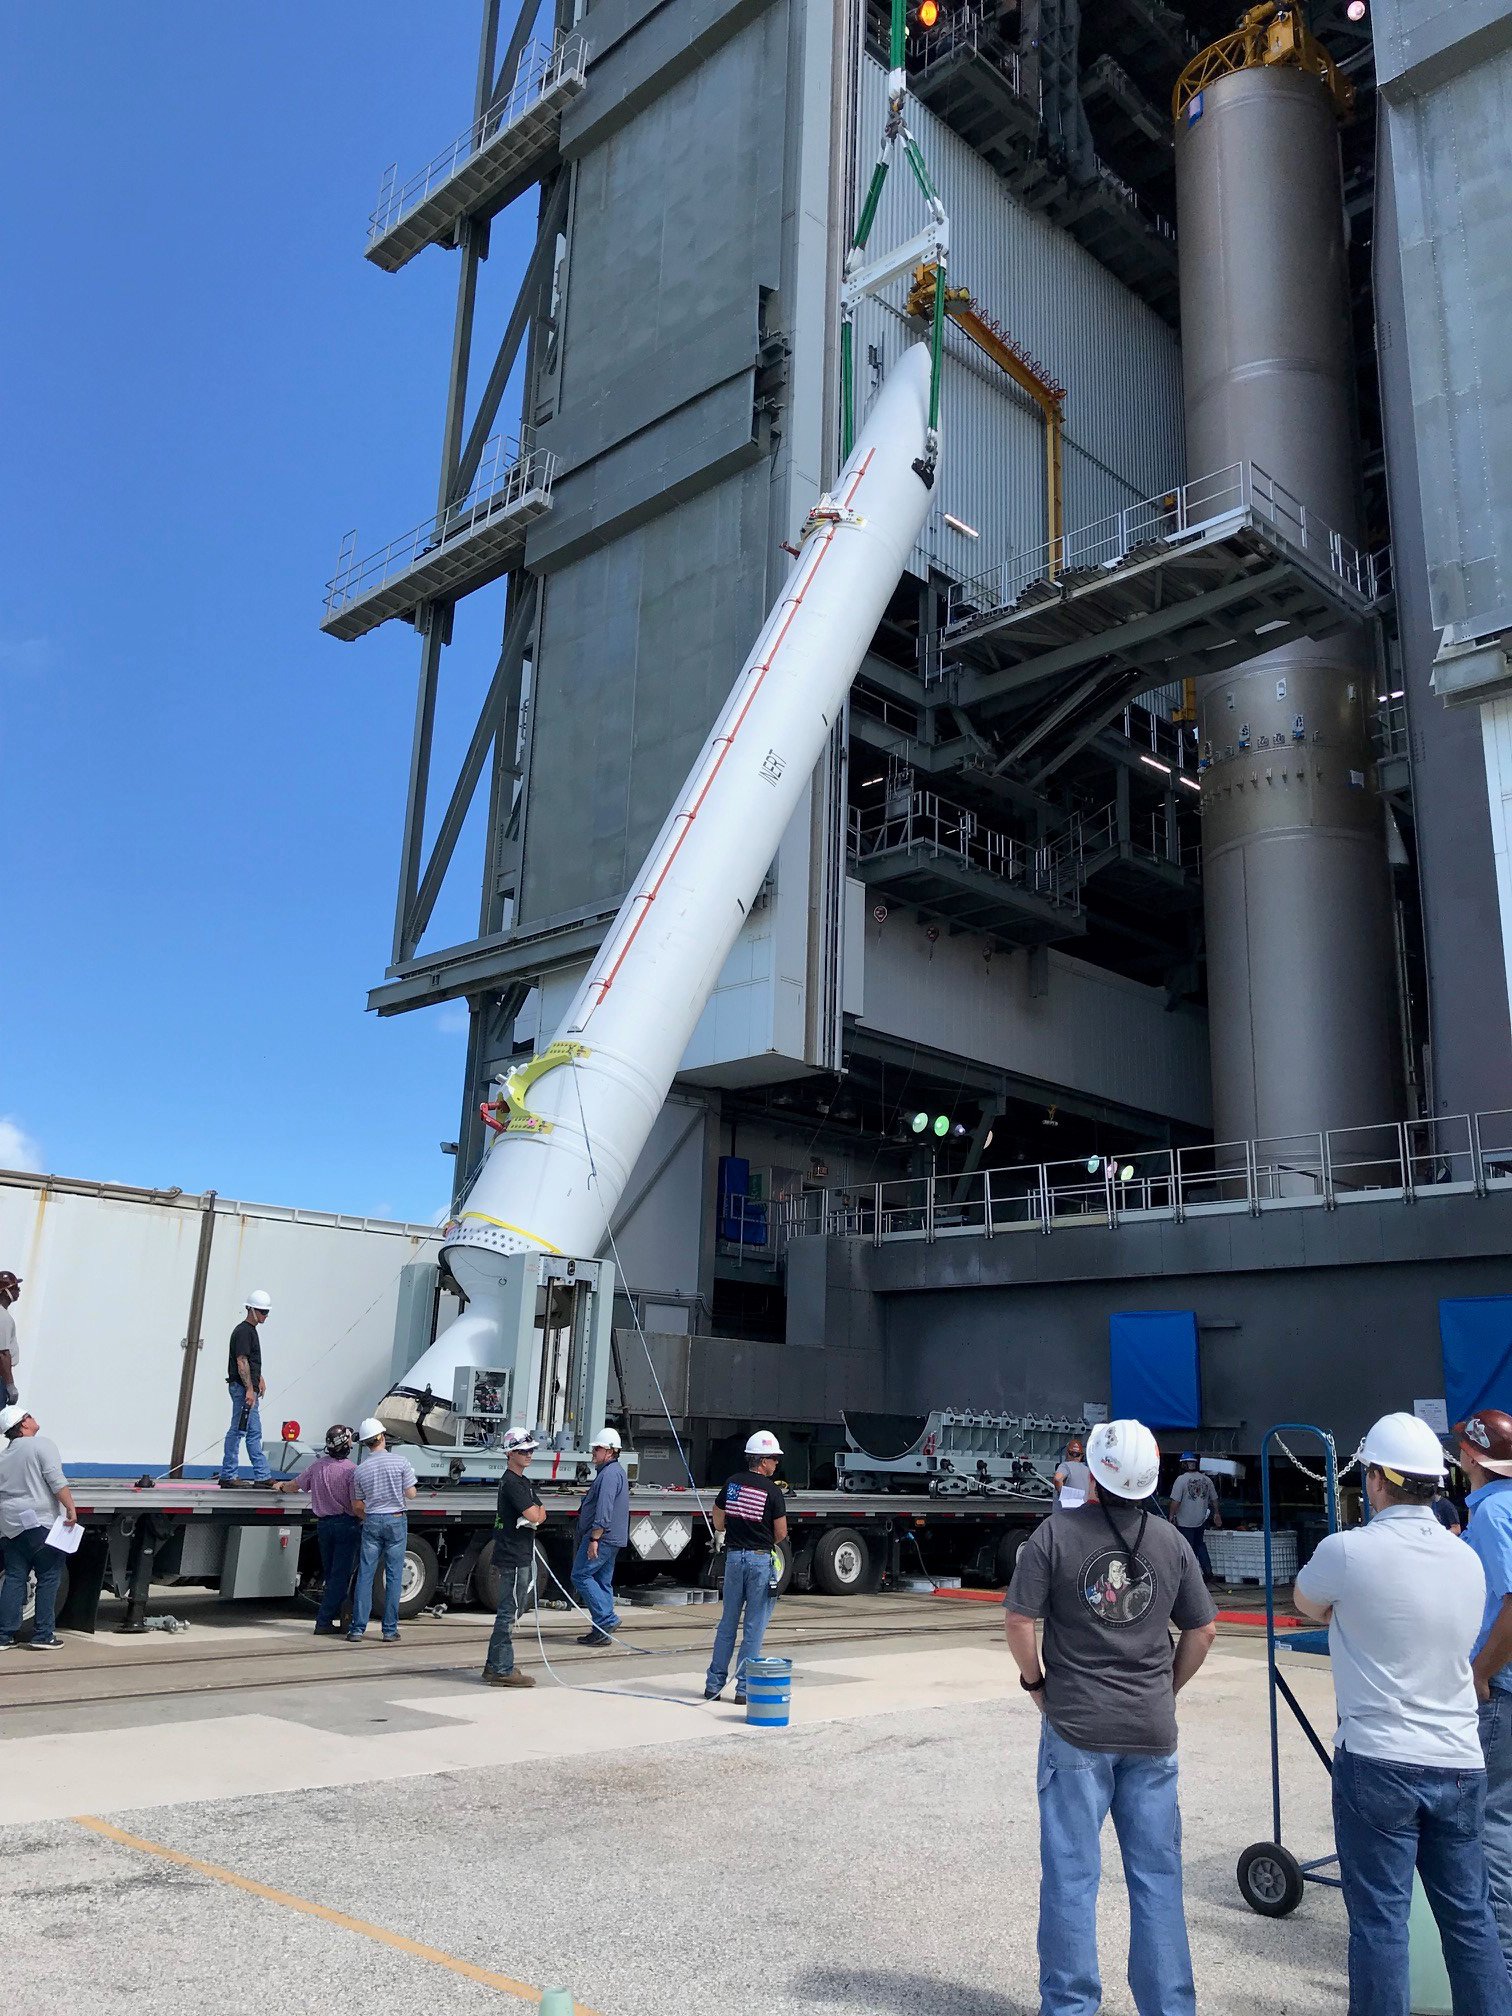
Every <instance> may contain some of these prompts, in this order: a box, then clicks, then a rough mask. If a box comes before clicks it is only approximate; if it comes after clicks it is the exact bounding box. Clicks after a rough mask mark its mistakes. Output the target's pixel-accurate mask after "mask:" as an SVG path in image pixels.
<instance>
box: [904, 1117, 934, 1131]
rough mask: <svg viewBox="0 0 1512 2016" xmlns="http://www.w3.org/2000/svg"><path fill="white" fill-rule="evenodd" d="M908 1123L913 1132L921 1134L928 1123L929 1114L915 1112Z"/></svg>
mask: <svg viewBox="0 0 1512 2016" xmlns="http://www.w3.org/2000/svg"><path fill="white" fill-rule="evenodd" d="M908 1124H909V1126H910V1127H912V1129H913V1131H914V1132H915V1134H922V1133H923V1132H924V1129H925V1128H926V1127H927V1126H928V1125H929V1115H928V1114H927V1113H915V1114H914V1116H913V1118H912V1119H911V1120H910V1121H909V1123H908Z"/></svg>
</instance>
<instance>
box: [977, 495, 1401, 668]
mask: <svg viewBox="0 0 1512 2016" xmlns="http://www.w3.org/2000/svg"><path fill="white" fill-rule="evenodd" d="M1386 586H1387V569H1386V564H1385V559H1384V556H1377V555H1373V554H1366V553H1362V552H1361V551H1360V549H1359V548H1358V547H1357V546H1355V545H1354V544H1353V543H1352V542H1351V541H1349V540H1348V539H1345V538H1344V537H1343V536H1342V535H1341V534H1340V533H1338V532H1335V531H1334V530H1333V528H1332V527H1331V526H1329V525H1327V524H1325V523H1324V522H1323V521H1322V520H1321V519H1320V518H1318V517H1317V516H1316V514H1314V513H1311V512H1309V511H1308V509H1307V507H1306V506H1305V505H1304V504H1302V503H1300V502H1299V501H1298V500H1297V499H1296V498H1294V497H1292V496H1291V495H1290V493H1289V492H1287V491H1286V490H1284V489H1283V488H1282V487H1281V486H1280V485H1279V484H1277V483H1275V482H1273V481H1272V480H1271V478H1270V477H1268V476H1267V475H1266V473H1265V471H1264V470H1262V469H1259V468H1257V467H1256V466H1255V465H1254V464H1252V463H1248V462H1241V463H1235V464H1233V465H1232V466H1231V467H1229V468H1227V469H1223V470H1220V471H1218V473H1217V474H1216V475H1213V476H1207V477H1202V478H1199V479H1196V480H1194V481H1193V482H1191V483H1187V484H1183V485H1182V486H1181V487H1180V488H1179V489H1177V490H1173V491H1169V492H1167V493H1166V494H1165V495H1163V496H1161V497H1156V498H1148V499H1146V500H1144V501H1143V502H1142V503H1139V504H1134V505H1130V506H1128V507H1127V508H1126V509H1125V510H1123V511H1120V512H1118V513H1116V514H1115V515H1114V516H1113V517H1111V518H1107V519H1102V520H1099V521H1098V522H1097V523H1096V524H1094V525H1090V526H1087V527H1085V528H1083V529H1082V530H1081V531H1079V532H1073V533H1070V534H1068V535H1067V537H1066V539H1065V540H1064V542H1063V550H1062V551H1061V552H1060V553H1058V554H1052V553H1051V552H1050V550H1049V549H1048V548H1042V549H1040V550H1039V551H1038V552H1037V553H1034V554H1032V555H1030V556H1029V557H1028V558H1027V559H1026V560H1024V561H1015V562H1012V563H1009V564H1007V565H1004V566H1000V567H996V568H993V569H991V570H989V571H988V572H987V573H985V574H981V575H978V576H976V577H975V578H974V579H973V580H970V581H962V582H958V583H956V584H955V586H953V587H952V589H951V591H950V598H949V605H948V611H947V618H946V631H945V638H946V645H947V649H948V650H949V653H950V656H951V658H952V660H953V661H954V663H953V664H952V665H951V666H950V668H949V669H946V670H944V671H942V673H941V674H940V675H938V676H939V677H940V678H941V679H944V680H945V681H948V682H950V683H951V684H952V696H951V697H952V699H953V701H954V702H955V703H956V704H959V705H962V706H973V705H980V704H987V705H993V704H995V703H997V702H999V701H1007V700H1008V699H1009V697H1010V696H1016V697H1018V698H1022V697H1023V696H1024V695H1025V694H1026V693H1027V690H1028V689H1029V688H1030V687H1032V686H1035V685H1037V684H1039V683H1041V682H1042V681H1044V680H1047V679H1053V678H1059V677H1060V676H1061V675H1063V674H1065V673H1068V672H1071V671H1074V670H1076V669H1078V668H1080V667H1085V666H1092V665H1097V664H1101V665H1103V666H1106V667H1107V668H1108V669H1110V670H1114V669H1117V668H1118V667H1119V666H1120V665H1122V666H1124V667H1126V668H1127V671H1128V673H1129V676H1130V678H1131V679H1132V680H1134V681H1135V682H1142V683H1143V685H1145V686H1153V685H1159V684H1162V683H1165V682H1167V681H1170V680H1176V679H1184V678H1195V677H1197V676H1198V675H1199V674H1202V673H1208V672H1217V671H1223V670H1225V669H1227V668H1228V667H1229V666H1231V665H1235V664H1241V663H1243V662H1244V661H1245V660H1246V659H1249V658H1253V657H1257V656H1258V655H1259V654H1260V653H1262V652H1265V651H1271V650H1274V649H1275V648H1276V647H1277V646H1278V645H1281V644H1284V643H1288V642H1290V641H1291V639H1292V638H1294V637H1296V636H1308V637H1319V636H1326V635H1327V634H1328V633H1329V632H1331V631H1333V630H1336V629H1338V628H1340V627H1341V626H1342V625H1343V624H1345V623H1347V622H1349V621H1351V620H1356V619H1359V618H1361V617H1364V616H1367V615H1369V613H1370V612H1371V610H1372V609H1373V608H1374V607H1375V605H1376V603H1377V602H1378V601H1379V599H1380V598H1381V596H1382V595H1383V594H1384V593H1385V592H1386Z"/></svg>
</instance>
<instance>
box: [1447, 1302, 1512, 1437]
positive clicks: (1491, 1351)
mask: <svg viewBox="0 0 1512 2016" xmlns="http://www.w3.org/2000/svg"><path fill="white" fill-rule="evenodd" d="M1439 1338H1440V1340H1441V1342H1442V1343H1443V1347H1444V1404H1445V1406H1446V1407H1447V1408H1448V1410H1449V1426H1450V1427H1451V1428H1452V1427H1453V1426H1454V1424H1455V1422H1456V1421H1463V1420H1464V1418H1465V1416H1466V1415H1467V1414H1473V1413H1474V1412H1475V1410H1476V1408H1477V1407H1501V1408H1503V1409H1506V1410H1508V1411H1512V1295H1465V1296H1452V1297H1447V1298H1446V1299H1445V1300H1444V1301H1442V1302H1440V1303H1439Z"/></svg>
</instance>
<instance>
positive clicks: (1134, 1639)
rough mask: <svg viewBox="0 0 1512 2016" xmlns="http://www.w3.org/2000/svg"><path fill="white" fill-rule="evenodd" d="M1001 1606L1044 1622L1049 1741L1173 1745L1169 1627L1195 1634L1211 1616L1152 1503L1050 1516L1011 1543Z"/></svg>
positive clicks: (1184, 1554)
mask: <svg viewBox="0 0 1512 2016" xmlns="http://www.w3.org/2000/svg"><path fill="white" fill-rule="evenodd" d="M1146 1507H1148V1511H1149V1517H1148V1518H1146V1519H1145V1520H1144V1522H1143V1523H1144V1531H1143V1533H1141V1531H1140V1522H1141V1514H1142V1513H1143V1512H1144V1511H1145V1510H1146ZM1131 1555H1132V1556H1133V1568H1132V1571H1131V1569H1130V1565H1129V1563H1130V1556H1131ZM1007 1606H1008V1608H1009V1609H1010V1610H1015V1611H1017V1612H1018V1613H1019V1615H1020V1616H1023V1617H1043V1618H1044V1620H1045V1644H1044V1664H1045V1679H1046V1687H1045V1697H1044V1698H1045V1713H1046V1714H1047V1715H1048V1716H1049V1718H1050V1723H1051V1726H1052V1727H1053V1729H1054V1730H1055V1732H1056V1734H1057V1735H1058V1736H1063V1737H1064V1738H1065V1739H1066V1741H1067V1742H1068V1743H1075V1744H1076V1745H1077V1746H1078V1747H1079V1748H1080V1749H1083V1750H1109V1751H1114V1752H1124V1753H1127V1754H1129V1755H1133V1756H1142V1757H1163V1756H1167V1755H1168V1754H1169V1753H1170V1752H1171V1751H1172V1750H1174V1749H1175V1748H1176V1696H1175V1693H1174V1692H1173V1690H1172V1687H1171V1656H1172V1649H1173V1647H1172V1639H1171V1631H1170V1627H1171V1626H1172V1625H1173V1624H1174V1625H1175V1627H1176V1629H1177V1630H1178V1631H1192V1630H1195V1629H1197V1628H1198V1627H1199V1626H1200V1625H1203V1624H1210V1623H1211V1622H1212V1620H1213V1618H1214V1617H1215V1616H1216V1615H1217V1611H1216V1610H1215V1609H1214V1607H1213V1599H1212V1597H1211V1596H1209V1594H1208V1592H1207V1590H1206V1588H1205V1587H1204V1585H1203V1580H1202V1571H1201V1569H1200V1568H1199V1567H1198V1566H1197V1557H1196V1555H1195V1554H1194V1553H1193V1552H1192V1550H1191V1548H1190V1547H1189V1546H1188V1545H1187V1543H1186V1542H1185V1540H1183V1539H1182V1538H1181V1535H1180V1534H1179V1533H1178V1532H1177V1531H1176V1529H1175V1527H1174V1526H1172V1525H1171V1523H1170V1521H1169V1520H1168V1519H1167V1518H1165V1516H1164V1515H1163V1513H1162V1512H1161V1511H1160V1509H1159V1507H1158V1506H1156V1505H1155V1503H1154V1501H1153V1500H1146V1501H1145V1504H1144V1505H1131V1504H1128V1503H1126V1502H1124V1501H1122V1500H1118V1499H1115V1500H1113V1502H1112V1503H1111V1505H1110V1504H1108V1503H1107V1501H1105V1500H1099V1501H1098V1502H1097V1503H1096V1504H1092V1505H1081V1506H1078V1507H1077V1508H1076V1509H1075V1510H1074V1511H1070V1512H1052V1513H1051V1515H1050V1517H1049V1518H1048V1519H1045V1520H1043V1521H1042V1522H1041V1523H1040V1525H1039V1526H1037V1527H1036V1528H1035V1530H1034V1532H1033V1533H1032V1534H1031V1535H1030V1537H1029V1538H1028V1540H1026V1541H1025V1543H1024V1545H1023V1547H1022V1548H1021V1549H1020V1550H1019V1557H1018V1565H1017V1567H1015V1569H1014V1571H1013V1581H1012V1582H1011V1583H1010V1584H1009V1588H1008V1596H1007Z"/></svg>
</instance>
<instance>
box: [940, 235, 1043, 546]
mask: <svg viewBox="0 0 1512 2016" xmlns="http://www.w3.org/2000/svg"><path fill="white" fill-rule="evenodd" d="M934 292H935V268H934V267H933V266H920V267H918V268H916V270H915V272H914V276H913V286H912V288H911V289H910V291H909V296H908V301H907V304H906V307H907V312H908V314H910V315H913V316H919V317H921V318H924V319H928V318H929V317H931V316H932V315H933V314H934ZM945 315H946V319H947V320H948V321H951V322H953V323H954V324H955V325H956V327H957V328H958V329H959V330H960V332H961V334H962V335H963V336H969V337H970V339H971V341H972V342H973V343H975V345H976V346H977V348H978V349H979V350H980V351H981V352H982V353H983V355H984V356H987V357H990V358H991V359H992V361H993V363H994V364H996V365H997V366H998V368H999V370H1001V371H1003V372H1005V373H1006V374H1007V375H1008V377H1010V378H1011V379H1012V380H1013V382H1014V384H1015V385H1017V386H1018V388H1019V390H1020V391H1021V392H1024V393H1026V394H1027V395H1028V396H1029V398H1031V399H1032V400H1033V401H1034V403H1035V405H1036V406H1038V407H1039V409H1040V412H1041V414H1042V415H1043V416H1044V422H1045V537H1046V540H1047V542H1048V548H1049V556H1050V558H1049V565H1048V567H1047V568H1046V573H1047V575H1048V577H1049V579H1050V580H1052V581H1053V580H1054V579H1055V577H1056V575H1057V574H1059V573H1060V571H1061V564H1062V559H1063V552H1062V547H1063V542H1064V539H1065V536H1066V516H1065V404H1066V388H1065V386H1064V385H1060V384H1057V383H1056V381H1055V379H1053V378H1052V377H1051V376H1050V374H1049V373H1048V372H1047V371H1045V370H1044V369H1043V368H1042V367H1041V366H1040V365H1038V364H1037V363H1036V362H1035V360H1034V359H1033V358H1032V357H1031V356H1030V355H1029V353H1028V351H1027V350H1025V349H1024V348H1023V346H1022V345H1021V344H1019V343H1015V342H1014V340H1013V338H1012V337H1011V336H1010V335H1009V334H1008V332H1007V331H1006V330H1005V329H1003V328H1002V327H1001V326H1000V325H999V324H998V323H997V322H996V321H994V319H993V318H992V316H990V315H989V314H988V313H987V311H986V310H985V309H984V308H983V307H982V306H981V304H980V302H977V301H974V300H973V299H972V297H971V295H970V293H969V292H968V291H967V289H966V288H964V287H947V288H946V290H945Z"/></svg>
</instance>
